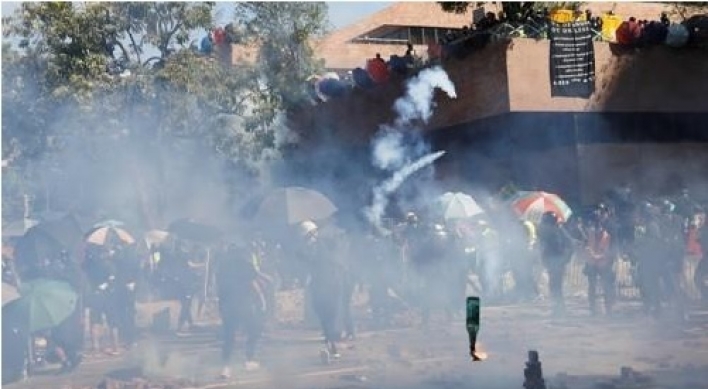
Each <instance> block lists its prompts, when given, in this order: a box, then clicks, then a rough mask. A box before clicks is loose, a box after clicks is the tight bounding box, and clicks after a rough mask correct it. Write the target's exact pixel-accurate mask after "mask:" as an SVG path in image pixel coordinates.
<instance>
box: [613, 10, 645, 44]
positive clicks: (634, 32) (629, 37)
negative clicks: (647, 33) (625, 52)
mask: <svg viewBox="0 0 708 389" xmlns="http://www.w3.org/2000/svg"><path fill="white" fill-rule="evenodd" d="M641 35H642V29H641V27H640V26H639V23H637V19H636V18H635V17H634V16H632V17H630V18H629V20H628V21H624V22H622V24H620V26H619V27H618V28H617V31H616V32H615V36H616V37H617V43H619V44H620V45H626V46H633V45H636V44H637V43H639V39H640V37H641Z"/></svg>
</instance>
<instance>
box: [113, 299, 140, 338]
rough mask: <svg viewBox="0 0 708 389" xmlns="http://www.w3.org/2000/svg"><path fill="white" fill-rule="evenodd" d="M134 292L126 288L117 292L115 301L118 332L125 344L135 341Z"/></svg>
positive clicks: (135, 310)
mask: <svg viewBox="0 0 708 389" xmlns="http://www.w3.org/2000/svg"><path fill="white" fill-rule="evenodd" d="M135 303H136V298H135V292H133V291H131V290H128V289H127V288H125V289H123V290H120V291H119V292H118V296H117V301H116V307H115V309H116V312H117V316H118V333H119V334H120V336H121V339H122V340H123V342H125V343H126V344H133V343H135V342H136V341H137V337H138V336H137V331H138V330H137V326H136V324H135V315H136V313H137V309H136V307H135Z"/></svg>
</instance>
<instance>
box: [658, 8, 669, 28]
mask: <svg viewBox="0 0 708 389" xmlns="http://www.w3.org/2000/svg"><path fill="white" fill-rule="evenodd" d="M659 21H660V22H661V24H663V25H664V26H666V27H669V26H670V25H671V21H670V20H669V15H668V14H667V13H666V12H662V13H661V18H660V19H659Z"/></svg>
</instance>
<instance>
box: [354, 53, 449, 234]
mask: <svg viewBox="0 0 708 389" xmlns="http://www.w3.org/2000/svg"><path fill="white" fill-rule="evenodd" d="M436 89H441V90H442V91H443V92H445V93H446V94H447V95H448V96H449V97H450V98H456V97H457V94H456V92H455V86H454V85H453V84H452V81H450V78H449V77H448V75H447V73H445V71H444V70H443V69H442V68H441V67H434V68H430V69H425V70H423V71H422V72H420V74H418V76H416V77H414V78H412V79H411V80H410V81H408V84H407V85H406V94H405V95H404V96H403V97H401V98H399V99H398V100H396V102H395V103H394V106H393V109H394V111H395V112H396V115H397V117H396V120H395V121H394V123H393V125H382V126H381V129H380V130H379V132H378V133H377V134H376V136H375V137H374V139H373V141H372V145H371V148H372V164H373V165H374V166H376V167H377V168H379V169H381V170H383V171H385V172H387V173H389V174H392V175H391V177H390V178H389V179H387V180H385V181H384V182H383V183H381V184H380V185H378V186H376V187H375V188H374V190H373V198H372V204H371V205H370V206H369V207H367V208H366V209H365V210H364V214H365V215H366V217H367V219H368V221H369V222H370V223H372V224H373V225H374V227H375V228H377V229H378V230H379V231H382V230H384V227H383V217H384V215H385V213H386V208H387V206H388V203H389V199H390V196H391V195H392V194H393V193H394V192H395V191H396V190H397V189H398V188H399V187H400V186H401V185H402V184H403V183H404V181H405V180H406V179H407V178H408V177H410V176H411V175H413V174H414V173H415V172H417V171H419V170H421V169H423V168H425V167H427V166H430V165H431V164H432V163H434V162H435V161H436V160H437V159H439V158H440V157H442V156H443V155H444V154H445V152H444V151H438V152H431V150H430V145H429V144H428V143H427V142H426V141H425V140H424V139H423V137H422V135H421V133H420V128H418V127H417V126H416V121H422V122H423V123H427V121H428V120H430V117H431V116H432V113H433V97H434V93H435V90H436Z"/></svg>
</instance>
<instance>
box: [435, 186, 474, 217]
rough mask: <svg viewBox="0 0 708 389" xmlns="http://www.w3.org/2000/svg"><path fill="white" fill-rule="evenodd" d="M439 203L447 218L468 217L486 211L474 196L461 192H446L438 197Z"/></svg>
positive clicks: (443, 215)
mask: <svg viewBox="0 0 708 389" xmlns="http://www.w3.org/2000/svg"><path fill="white" fill-rule="evenodd" d="M438 205H439V209H440V211H441V213H442V217H443V219H445V220H453V219H468V218H472V217H475V216H479V215H481V214H483V213H484V210H482V208H481V207H480V206H479V205H478V204H477V202H476V201H474V199H473V198H472V196H469V195H466V194H464V193H460V192H457V193H452V192H447V193H445V194H444V195H442V196H440V198H439V199H438Z"/></svg>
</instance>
